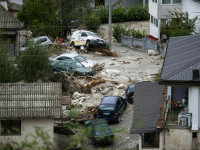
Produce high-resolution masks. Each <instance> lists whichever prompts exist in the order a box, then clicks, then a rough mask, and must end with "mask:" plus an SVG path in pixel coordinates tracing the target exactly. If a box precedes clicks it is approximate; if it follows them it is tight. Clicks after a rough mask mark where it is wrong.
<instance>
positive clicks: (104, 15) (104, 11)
mask: <svg viewBox="0 0 200 150" xmlns="http://www.w3.org/2000/svg"><path fill="white" fill-rule="evenodd" d="M95 13H96V15H97V16H99V17H100V20H101V22H102V23H108V8H105V7H104V6H99V7H97V10H96V11H95Z"/></svg>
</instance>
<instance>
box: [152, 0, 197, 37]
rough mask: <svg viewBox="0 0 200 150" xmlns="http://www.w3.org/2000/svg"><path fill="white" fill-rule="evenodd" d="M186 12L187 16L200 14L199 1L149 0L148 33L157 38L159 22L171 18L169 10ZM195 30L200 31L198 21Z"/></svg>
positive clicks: (158, 35) (191, 16)
mask: <svg viewBox="0 0 200 150" xmlns="http://www.w3.org/2000/svg"><path fill="white" fill-rule="evenodd" d="M175 9H176V10H177V11H180V12H186V11H187V12H188V13H189V18H194V17H196V16H200V1H198V0H149V13H150V34H151V35H152V36H154V37H156V38H158V39H160V38H162V35H160V28H161V23H162V22H165V21H166V20H167V19H171V18H170V16H169V11H174V10H175ZM196 31H197V32H198V33H200V21H198V22H197V24H196Z"/></svg>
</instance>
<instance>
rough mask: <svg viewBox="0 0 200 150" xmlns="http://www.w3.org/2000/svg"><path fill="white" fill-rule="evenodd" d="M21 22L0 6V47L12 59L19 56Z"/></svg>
mask: <svg viewBox="0 0 200 150" xmlns="http://www.w3.org/2000/svg"><path fill="white" fill-rule="evenodd" d="M21 29H22V24H21V22H20V21H19V20H18V19H16V18H15V17H14V16H13V15H12V14H11V13H10V12H9V11H7V10H6V9H5V8H4V7H3V6H2V5H0V35H1V39H0V45H3V46H5V47H6V51H7V52H8V53H9V54H10V56H12V57H17V56H19V48H20V33H19V31H20V30H21Z"/></svg>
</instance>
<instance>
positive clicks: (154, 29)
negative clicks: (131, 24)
mask: <svg viewBox="0 0 200 150" xmlns="http://www.w3.org/2000/svg"><path fill="white" fill-rule="evenodd" d="M158 22H160V21H159V20H158ZM150 35H152V36H154V37H156V38H159V35H160V30H159V28H158V27H156V25H155V24H152V23H151V22H150Z"/></svg>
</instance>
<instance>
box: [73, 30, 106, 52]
mask: <svg viewBox="0 0 200 150" xmlns="http://www.w3.org/2000/svg"><path fill="white" fill-rule="evenodd" d="M70 45H71V46H73V47H80V46H85V47H86V48H90V47H105V46H106V42H105V40H103V39H102V38H100V37H99V36H98V35H97V34H95V33H94V32H91V31H86V30H77V31H75V32H74V33H73V34H72V37H71V41H70Z"/></svg>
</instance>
